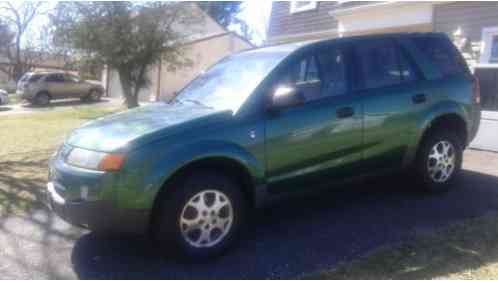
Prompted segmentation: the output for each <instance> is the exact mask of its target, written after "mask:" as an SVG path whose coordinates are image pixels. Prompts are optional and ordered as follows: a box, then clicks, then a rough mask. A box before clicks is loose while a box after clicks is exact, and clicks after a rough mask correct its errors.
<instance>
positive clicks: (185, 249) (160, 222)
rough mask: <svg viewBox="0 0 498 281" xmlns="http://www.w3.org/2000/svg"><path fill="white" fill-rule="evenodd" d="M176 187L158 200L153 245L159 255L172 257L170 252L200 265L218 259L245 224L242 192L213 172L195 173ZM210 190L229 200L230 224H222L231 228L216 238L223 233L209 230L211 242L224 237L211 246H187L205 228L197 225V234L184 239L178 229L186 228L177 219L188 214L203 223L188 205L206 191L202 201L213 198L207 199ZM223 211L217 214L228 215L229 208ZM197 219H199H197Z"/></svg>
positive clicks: (239, 187)
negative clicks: (157, 245)
mask: <svg viewBox="0 0 498 281" xmlns="http://www.w3.org/2000/svg"><path fill="white" fill-rule="evenodd" d="M176 183H177V184H174V186H168V187H167V188H171V190H172V191H173V192H172V193H170V194H165V196H164V197H163V198H161V200H163V201H162V202H161V207H160V208H159V210H158V214H157V216H156V217H155V220H154V224H155V225H154V226H153V227H154V233H153V235H154V241H156V242H157V243H158V244H159V247H158V248H159V249H161V250H162V253H166V254H171V253H172V252H173V253H174V254H175V255H176V256H178V257H179V258H181V259H186V260H189V261H202V260H205V259H207V258H213V257H216V256H219V255H221V254H222V253H223V252H224V251H225V250H227V249H228V248H229V247H230V246H232V245H233V243H234V242H236V241H237V238H238V236H239V234H240V230H241V228H242V227H243V225H244V222H245V215H246V214H245V213H246V202H245V200H244V197H243V194H242V192H241V186H240V185H239V184H238V183H237V182H236V181H234V180H232V179H231V178H229V177H227V176H225V175H223V174H220V173H218V172H215V171H196V172H193V173H192V174H190V175H189V176H186V177H184V178H183V179H180V180H178V181H176ZM213 190H215V191H218V192H221V193H222V194H224V195H225V196H226V198H228V200H229V201H228V202H229V203H231V206H232V211H233V212H232V214H233V219H232V222H231V223H230V224H225V225H230V227H227V228H226V229H227V231H226V234H225V235H224V236H223V235H222V234H220V235H218V236H216V235H215V234H216V233H223V231H221V230H220V229H216V227H215V228H211V229H210V230H209V233H210V237H214V238H215V239H213V240H216V237H218V238H221V237H223V238H222V239H219V242H217V243H216V244H214V245H212V246H203V247H196V246H194V245H192V244H190V243H191V242H189V241H188V240H187V239H191V240H197V238H199V239H200V238H201V237H200V234H201V231H202V230H201V228H205V224H204V225H203V224H200V226H199V225H197V226H196V229H197V230H192V231H191V234H192V235H190V236H191V237H190V238H185V237H184V235H183V234H182V229H181V228H182V227H185V225H183V226H181V223H180V219H181V217H182V215H184V214H186V213H187V211H190V212H191V213H192V214H193V215H192V214H191V216H193V218H200V219H201V221H202V220H204V218H206V217H202V215H201V213H198V212H193V210H195V209H193V210H191V207H187V204H188V203H189V201H190V202H192V201H191V200H194V199H196V198H198V196H200V195H199V193H201V192H206V191H207V193H206V194H207V195H205V196H206V197H204V198H207V199H208V198H209V196H211V195H212V194H211V195H210V193H209V192H210V191H213ZM207 199H206V204H208V201H209V200H207ZM213 202H214V201H213ZM213 206H214V205H213ZM213 206H211V207H213ZM189 208H190V209H189ZM223 208H226V209H223ZM223 208H222V209H220V211H219V214H221V213H222V212H223V213H225V214H228V213H229V212H228V211H227V210H228V209H229V208H228V207H226V206H225V207H223ZM184 210H185V213H184ZM208 212H211V211H208ZM197 215H198V216H199V217H197ZM227 217H228V215H227ZM213 218H214V216H213ZM189 219H190V218H189ZM205 220H206V224H210V223H207V221H210V220H211V217H208V218H207V219H205ZM220 221H221V220H220ZM210 227H211V226H210ZM206 229H207V226H206ZM195 231H197V232H198V234H199V235H196V233H195ZM172 250H173V251H172Z"/></svg>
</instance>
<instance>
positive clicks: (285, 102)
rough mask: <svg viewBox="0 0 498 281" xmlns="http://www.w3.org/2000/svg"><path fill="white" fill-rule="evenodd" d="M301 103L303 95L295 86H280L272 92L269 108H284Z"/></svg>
mask: <svg viewBox="0 0 498 281" xmlns="http://www.w3.org/2000/svg"><path fill="white" fill-rule="evenodd" d="M303 103H304V97H303V95H302V94H301V93H300V92H299V91H297V89H296V88H293V87H288V86H280V87H278V88H277V89H276V90H275V91H274V92H273V95H272V98H271V106H270V108H271V109H284V108H289V107H294V106H299V105H302V104H303Z"/></svg>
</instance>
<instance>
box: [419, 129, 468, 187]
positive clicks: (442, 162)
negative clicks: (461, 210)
mask: <svg viewBox="0 0 498 281" xmlns="http://www.w3.org/2000/svg"><path fill="white" fill-rule="evenodd" d="M462 155H463V145H462V143H461V140H460V139H459V138H458V137H457V136H456V135H455V134H453V133H451V132H439V133H435V134H433V135H431V136H429V137H428V138H427V139H426V140H425V141H424V142H423V143H422V147H421V150H420V153H419V155H418V159H417V166H418V167H417V169H418V174H419V179H420V180H421V181H422V183H423V185H424V187H425V188H426V189H427V190H429V191H433V192H441V191H447V190H448V189H450V188H451V187H452V186H453V185H454V184H455V181H456V178H457V177H458V175H459V173H460V170H461V166H462Z"/></svg>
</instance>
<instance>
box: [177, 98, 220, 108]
mask: <svg viewBox="0 0 498 281" xmlns="http://www.w3.org/2000/svg"><path fill="white" fill-rule="evenodd" d="M184 101H186V102H191V103H194V104H197V105H200V106H204V107H207V108H214V107H212V106H209V105H206V104H204V103H202V102H200V101H198V100H193V99H185V100H180V102H184Z"/></svg>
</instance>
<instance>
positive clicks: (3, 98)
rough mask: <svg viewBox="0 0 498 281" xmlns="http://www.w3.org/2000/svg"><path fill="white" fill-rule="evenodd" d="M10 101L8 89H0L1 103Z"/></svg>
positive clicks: (4, 103)
mask: <svg viewBox="0 0 498 281" xmlns="http://www.w3.org/2000/svg"><path fill="white" fill-rule="evenodd" d="M7 103H9V95H8V94H7V92H6V91H4V90H0V105H6V104H7Z"/></svg>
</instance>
